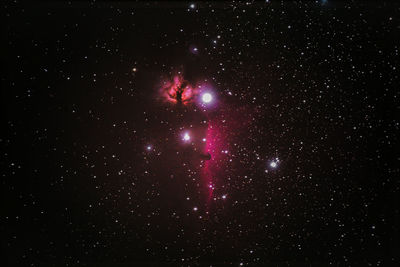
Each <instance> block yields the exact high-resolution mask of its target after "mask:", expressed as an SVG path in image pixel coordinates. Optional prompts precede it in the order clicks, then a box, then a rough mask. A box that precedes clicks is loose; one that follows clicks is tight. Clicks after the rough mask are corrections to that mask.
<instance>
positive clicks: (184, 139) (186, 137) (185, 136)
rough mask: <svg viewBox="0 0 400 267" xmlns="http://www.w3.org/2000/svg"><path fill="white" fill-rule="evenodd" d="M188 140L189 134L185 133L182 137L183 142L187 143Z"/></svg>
mask: <svg viewBox="0 0 400 267" xmlns="http://www.w3.org/2000/svg"><path fill="white" fill-rule="evenodd" d="M189 140H190V135H189V133H185V134H184V135H183V141H189Z"/></svg>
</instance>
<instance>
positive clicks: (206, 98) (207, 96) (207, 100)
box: [201, 93, 212, 103]
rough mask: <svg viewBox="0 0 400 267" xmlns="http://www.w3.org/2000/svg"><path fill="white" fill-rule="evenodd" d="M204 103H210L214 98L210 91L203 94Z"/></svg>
mask: <svg viewBox="0 0 400 267" xmlns="http://www.w3.org/2000/svg"><path fill="white" fill-rule="evenodd" d="M201 99H202V100H203V102H204V103H210V102H211V100H212V95H211V94H210V93H205V94H203V96H202V98H201Z"/></svg>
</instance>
